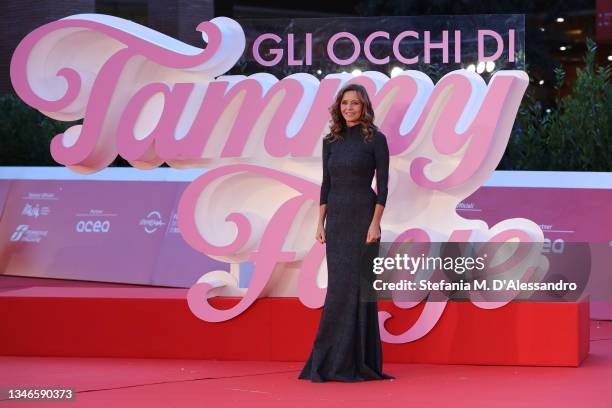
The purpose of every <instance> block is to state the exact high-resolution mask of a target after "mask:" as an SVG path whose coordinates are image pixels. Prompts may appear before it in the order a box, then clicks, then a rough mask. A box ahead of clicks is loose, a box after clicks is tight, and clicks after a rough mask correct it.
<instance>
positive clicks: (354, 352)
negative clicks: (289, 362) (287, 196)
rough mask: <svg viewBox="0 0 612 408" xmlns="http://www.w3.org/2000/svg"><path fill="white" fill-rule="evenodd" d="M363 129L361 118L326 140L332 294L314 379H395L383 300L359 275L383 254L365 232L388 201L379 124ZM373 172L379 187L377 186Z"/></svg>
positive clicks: (324, 192) (310, 365) (314, 355)
mask: <svg viewBox="0 0 612 408" xmlns="http://www.w3.org/2000/svg"><path fill="white" fill-rule="evenodd" d="M361 132H362V125H355V126H352V127H348V128H345V129H344V130H343V132H342V138H341V139H339V140H337V141H335V142H331V143H330V142H328V141H327V139H325V140H324V141H323V182H322V184H321V199H320V203H321V204H327V217H326V223H325V235H326V254H327V272H328V283H327V295H326V297H325V304H324V306H323V313H322V315H321V321H320V323H319V330H318V332H317V335H316V338H315V341H314V346H313V350H312V352H311V354H310V357H309V358H308V361H307V362H306V365H305V366H304V368H303V370H302V372H301V374H300V376H299V378H301V379H309V380H311V381H314V382H323V381H347V382H355V381H366V380H379V379H386V378H392V377H390V376H388V375H386V374H383V372H382V348H381V342H380V333H379V329H378V309H377V304H376V302H375V301H373V300H372V296H371V295H372V294H371V293H368V294H366V293H364V291H365V290H367V286H364V285H361V284H360V278H361V276H360V274H362V273H363V271H364V268H365V270H367V269H368V268H369V271H370V274H371V270H372V258H373V256H376V254H377V253H378V243H374V244H366V238H367V233H368V228H369V226H370V222H371V221H372V217H373V215H374V208H375V206H376V204H377V203H378V204H382V205H385V203H386V199H387V180H388V174H389V149H388V147H387V141H386V138H385V136H384V135H383V134H382V133H380V132H379V131H375V132H374V137H373V139H372V140H370V141H368V142H366V141H365V140H364V139H363V136H362V133H361ZM375 171H376V184H377V191H378V194H376V193H375V192H374V190H372V188H371V185H372V180H373V177H374V172H375ZM370 288H371V287H370ZM372 291H373V289H372ZM372 293H373V292H372Z"/></svg>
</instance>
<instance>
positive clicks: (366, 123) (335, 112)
mask: <svg viewBox="0 0 612 408" xmlns="http://www.w3.org/2000/svg"><path fill="white" fill-rule="evenodd" d="M349 91H355V92H356V93H357V97H358V98H359V100H360V101H361V106H362V109H361V117H360V118H359V124H361V125H363V127H362V129H361V134H362V136H363V140H365V141H366V142H369V141H370V140H372V138H373V137H374V131H376V129H377V128H376V125H374V109H373V108H372V102H370V97H369V96H368V92H367V91H366V89H365V87H363V86H362V85H358V84H349V85H347V86H345V87H344V88H342V89H341V90H340V91H339V92H338V95H337V96H336V100H335V101H334V104H333V105H332V106H330V107H329V113H330V114H331V119H330V121H329V129H330V133H329V135H328V136H327V137H326V139H327V141H329V142H335V141H336V140H338V139H340V138H341V137H342V136H341V133H342V131H343V130H344V129H345V128H346V121H345V120H344V117H343V116H342V112H341V111H340V105H341V103H342V98H343V97H344V94H345V93H347V92H349Z"/></svg>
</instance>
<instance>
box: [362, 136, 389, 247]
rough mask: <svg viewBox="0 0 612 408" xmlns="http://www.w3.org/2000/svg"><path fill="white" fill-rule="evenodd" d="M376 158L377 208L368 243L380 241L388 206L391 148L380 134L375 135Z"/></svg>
mask: <svg viewBox="0 0 612 408" xmlns="http://www.w3.org/2000/svg"><path fill="white" fill-rule="evenodd" d="M374 158H375V159H376V193H377V195H376V208H375V209H374V216H373V217H372V222H371V223H370V228H368V237H367V239H366V242H367V243H371V242H376V241H379V240H380V220H381V219H382V215H383V212H384V210H385V205H386V204H387V191H388V184H389V146H387V138H386V137H385V135H383V134H382V133H380V132H377V133H376V134H375V135H374Z"/></svg>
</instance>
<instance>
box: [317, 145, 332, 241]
mask: <svg viewBox="0 0 612 408" xmlns="http://www.w3.org/2000/svg"><path fill="white" fill-rule="evenodd" d="M329 154H330V146H329V143H327V141H325V140H323V154H322V157H321V158H322V161H323V180H322V181H321V197H320V199H319V224H318V226H317V235H316V239H317V241H319V242H320V243H322V244H324V243H325V217H326V215H327V196H328V195H329V188H330V186H331V180H330V176H329V170H328V169H327V162H328V159H329Z"/></svg>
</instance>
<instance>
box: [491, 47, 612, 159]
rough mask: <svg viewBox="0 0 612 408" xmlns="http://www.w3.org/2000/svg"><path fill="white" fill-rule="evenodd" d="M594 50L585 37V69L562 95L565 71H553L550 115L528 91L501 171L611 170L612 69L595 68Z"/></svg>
mask: <svg viewBox="0 0 612 408" xmlns="http://www.w3.org/2000/svg"><path fill="white" fill-rule="evenodd" d="M596 49H597V47H596V44H595V42H593V41H592V40H591V39H587V51H586V56H585V58H584V62H585V67H584V68H578V69H577V70H576V76H577V79H576V81H574V83H573V84H572V89H571V92H570V93H569V94H567V95H565V96H563V97H561V96H560V89H561V87H562V85H563V82H564V79H565V72H564V71H563V70H562V69H560V68H558V69H556V70H555V76H556V85H555V88H556V90H557V97H556V100H555V102H556V106H555V107H554V108H552V109H551V110H550V112H547V111H546V110H545V109H544V108H543V107H542V105H541V104H540V103H539V102H538V101H537V100H535V99H534V98H533V95H532V92H531V90H528V91H527V95H526V96H525V98H524V99H523V103H522V105H521V108H520V110H519V112H518V115H517V118H516V122H515V126H514V129H513V132H512V136H511V138H510V142H509V143H508V147H507V148H506V153H505V155H504V157H503V159H502V161H501V163H500V166H499V168H500V169H503V170H572V171H582V170H584V171H612V136H611V132H610V130H611V129H610V128H611V127H612V104H611V103H610V100H612V98H611V97H612V84H610V67H609V66H607V67H601V66H599V67H598V66H596V64H595V54H596Z"/></svg>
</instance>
